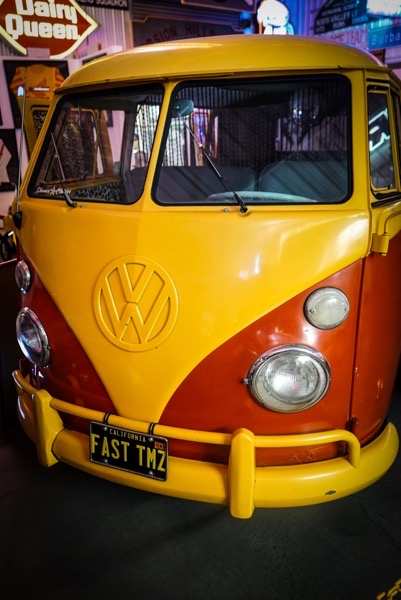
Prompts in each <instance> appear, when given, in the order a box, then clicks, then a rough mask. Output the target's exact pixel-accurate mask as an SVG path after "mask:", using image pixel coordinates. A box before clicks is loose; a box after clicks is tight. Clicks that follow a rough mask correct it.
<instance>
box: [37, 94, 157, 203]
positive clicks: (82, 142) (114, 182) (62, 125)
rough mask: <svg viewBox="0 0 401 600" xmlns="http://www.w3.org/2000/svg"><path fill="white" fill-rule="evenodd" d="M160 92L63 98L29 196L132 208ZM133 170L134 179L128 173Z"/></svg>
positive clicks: (140, 184) (141, 180)
mask: <svg viewBox="0 0 401 600" xmlns="http://www.w3.org/2000/svg"><path fill="white" fill-rule="evenodd" d="M162 94H163V91H162V88H161V87H157V88H154V87H153V88H140V89H130V90H127V89H125V90H113V91H112V92H111V93H110V92H108V93H107V94H105V93H101V94H99V93H96V94H91V95H90V94H86V95H80V96H79V97H78V96H77V97H72V96H71V97H68V98H66V99H65V100H64V101H63V102H62V103H61V104H60V107H59V109H58V111H57V113H56V115H55V116H54V118H53V120H52V124H51V126H50V129H49V131H48V133H47V138H46V140H45V143H44V144H43V148H44V149H45V150H43V157H42V159H41V160H39V161H38V165H40V167H39V168H38V169H37V170H36V172H35V173H34V176H33V178H32V180H31V183H30V194H31V195H33V196H40V197H45V198H52V199H54V198H56V199H62V198H65V197H66V194H67V195H68V198H69V199H71V200H72V201H74V200H83V199H84V200H85V201H94V202H112V203H132V202H134V201H135V200H137V199H138V198H139V196H140V195H141V192H142V188H143V183H144V180H145V173H146V168H147V165H148V161H149V158H150V153H151V150H152V145H153V139H154V133H155V129H156V124H157V120H158V117H159V112H160V105H161V101H162ZM133 171H137V173H136V177H133V176H132V172H133Z"/></svg>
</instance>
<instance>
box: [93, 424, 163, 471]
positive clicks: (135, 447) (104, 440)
mask: <svg viewBox="0 0 401 600" xmlns="http://www.w3.org/2000/svg"><path fill="white" fill-rule="evenodd" d="M89 435H90V460H91V461H92V462H95V463H99V464H101V465H105V466H108V467H113V468H116V469H122V470H124V471H130V472H131V473H136V474H138V475H144V476H145V477H151V478H153V479H159V480H161V481H166V479H167V460H168V443H167V439H165V438H161V437H157V436H154V435H148V434H145V433H139V432H136V431H130V430H128V429H122V428H120V427H113V426H112V425H106V424H105V423H95V422H92V423H91V424H90V434H89Z"/></svg>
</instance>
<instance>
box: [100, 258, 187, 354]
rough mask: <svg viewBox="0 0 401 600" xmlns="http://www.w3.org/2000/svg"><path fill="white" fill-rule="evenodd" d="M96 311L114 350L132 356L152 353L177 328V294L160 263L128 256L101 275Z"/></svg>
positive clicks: (113, 263) (119, 259)
mask: <svg viewBox="0 0 401 600" xmlns="http://www.w3.org/2000/svg"><path fill="white" fill-rule="evenodd" d="M94 310H95V316H96V320H97V323H98V325H99V327H100V329H101V331H102V332H103V334H104V335H105V336H106V337H107V339H108V340H109V341H110V342H112V343H113V344H114V345H115V346H117V347H119V348H122V349H123V350H128V351H130V352H141V351H144V350H150V349H151V348H154V347H156V346H158V345H160V344H161V343H162V342H164V340H165V339H166V338H167V337H168V335H169V334H170V333H171V331H172V329H173V327H174V325H175V322H176V320H177V314H178V298H177V291H176V289H175V286H174V283H173V281H172V279H171V277H170V275H169V274H168V273H167V271H166V270H165V269H163V267H161V266H160V265H159V264H158V263H156V262H154V261H153V260H150V259H149V258H143V257H141V256H125V257H122V258H118V259H116V260H114V261H113V262H111V263H110V264H109V265H107V267H105V269H103V271H102V273H101V274H100V276H99V278H98V280H97V282H96V286H95V295H94Z"/></svg>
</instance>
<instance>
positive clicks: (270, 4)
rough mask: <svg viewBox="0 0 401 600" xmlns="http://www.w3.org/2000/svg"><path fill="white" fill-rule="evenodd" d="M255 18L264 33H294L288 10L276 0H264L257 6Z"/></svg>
mask: <svg viewBox="0 0 401 600" xmlns="http://www.w3.org/2000/svg"><path fill="white" fill-rule="evenodd" d="M257 19H258V22H259V23H260V24H261V25H262V27H263V33H264V34H265V35H294V26H293V25H292V23H290V11H289V10H288V8H287V7H286V6H285V4H283V3H282V2H279V1H278V0H264V1H263V2H262V3H261V5H260V6H259V8H258V12H257Z"/></svg>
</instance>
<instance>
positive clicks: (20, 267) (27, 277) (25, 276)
mask: <svg viewBox="0 0 401 600" xmlns="http://www.w3.org/2000/svg"><path fill="white" fill-rule="evenodd" d="M15 281H16V282H17V286H18V288H19V289H20V290H21V292H22V293H23V294H27V293H28V290H29V288H30V287H31V271H30V269H29V265H28V263H26V262H25V261H24V260H20V261H18V262H17V265H16V267H15Z"/></svg>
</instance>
